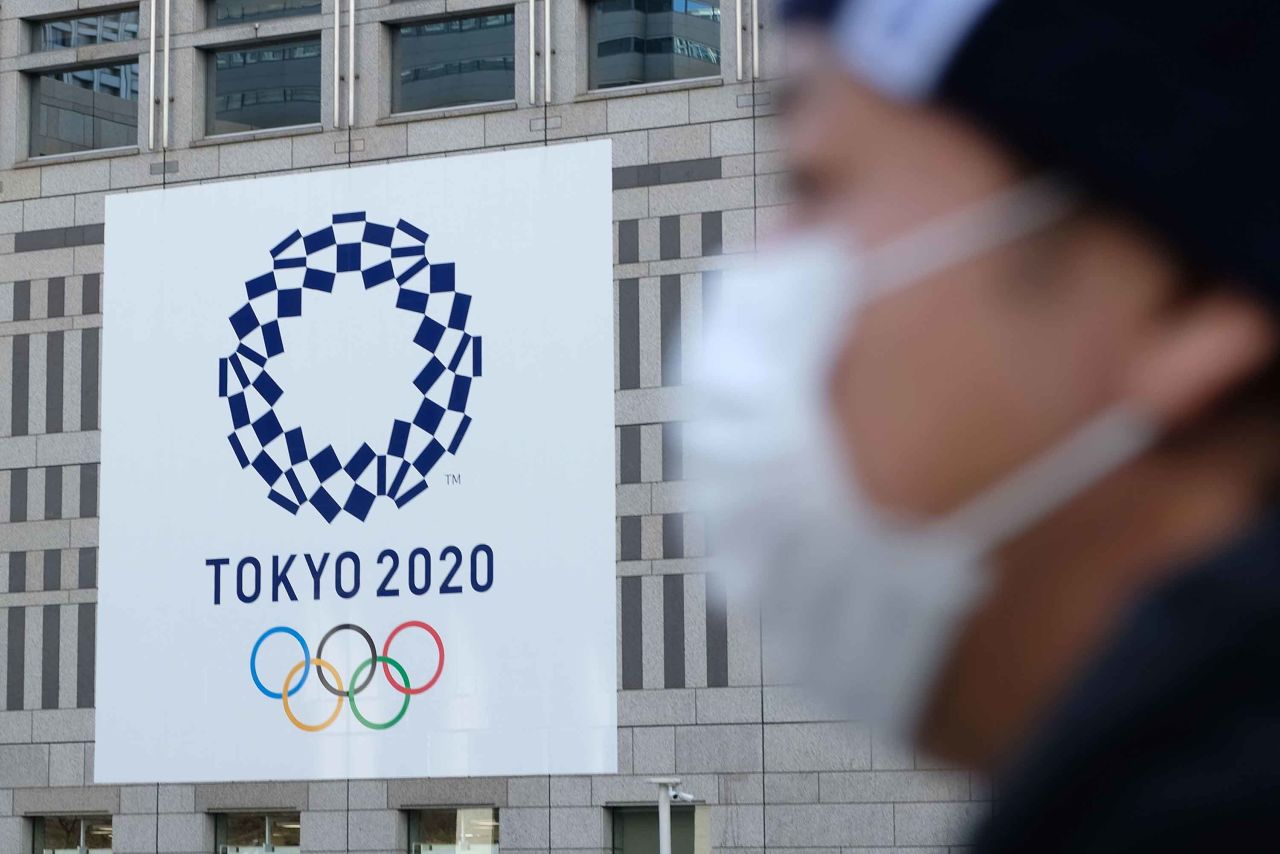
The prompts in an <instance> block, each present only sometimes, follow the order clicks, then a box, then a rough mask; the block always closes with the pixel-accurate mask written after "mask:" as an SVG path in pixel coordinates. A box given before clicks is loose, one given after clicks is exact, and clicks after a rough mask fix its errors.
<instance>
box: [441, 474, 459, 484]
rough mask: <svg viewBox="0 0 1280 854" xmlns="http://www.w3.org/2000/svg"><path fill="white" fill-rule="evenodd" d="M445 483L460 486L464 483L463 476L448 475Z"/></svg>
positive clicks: (445, 477)
mask: <svg viewBox="0 0 1280 854" xmlns="http://www.w3.org/2000/svg"><path fill="white" fill-rule="evenodd" d="M444 482H445V483H447V484H448V485H449V486H458V485H460V484H461V483H462V475H460V474H446V475H445V476H444Z"/></svg>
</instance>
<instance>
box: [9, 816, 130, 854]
mask: <svg viewBox="0 0 1280 854" xmlns="http://www.w3.org/2000/svg"><path fill="white" fill-rule="evenodd" d="M51 818H53V819H57V818H62V819H68V818H69V819H75V820H76V821H77V822H78V824H79V830H80V834H79V835H80V841H79V848H78V850H79V851H82V852H85V851H88V852H92V851H102V850H114V848H111V849H102V848H86V847H85V841H86V835H87V834H86V830H85V823H86V822H103V821H105V822H106V824H107V826H108V827H112V830H114V827H113V825H114V821H115V816H113V815H112V814H111V813H99V812H67V813H54V812H50V813H41V814H39V815H28V816H26V820H27V823H28V826H29V828H30V831H31V838H30V840H29V842H30V848H29V851H30V854H41V852H42V851H43V850H44V848H43V845H42V843H43V842H44V822H46V821H47V820H49V819H51Z"/></svg>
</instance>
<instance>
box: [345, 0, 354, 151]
mask: <svg viewBox="0 0 1280 854" xmlns="http://www.w3.org/2000/svg"><path fill="white" fill-rule="evenodd" d="M355 125H356V0H348V2H347V127H355Z"/></svg>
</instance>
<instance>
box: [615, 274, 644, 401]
mask: <svg viewBox="0 0 1280 854" xmlns="http://www.w3.org/2000/svg"><path fill="white" fill-rule="evenodd" d="M618 385H619V386H621V387H622V388H640V280H639V279H622V280H621V281H619V282H618Z"/></svg>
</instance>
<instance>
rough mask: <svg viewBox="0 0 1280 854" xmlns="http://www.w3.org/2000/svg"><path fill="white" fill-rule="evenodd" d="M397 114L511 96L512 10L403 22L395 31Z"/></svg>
mask: <svg viewBox="0 0 1280 854" xmlns="http://www.w3.org/2000/svg"><path fill="white" fill-rule="evenodd" d="M394 56H395V60H394V61H395V91H394V92H393V94H392V105H391V108H392V110H393V111H395V112H397V113H406V112H410V111H413V110H431V109H437V108H440V107H453V106H457V105H459V104H479V103H484V102H486V101H508V100H510V99H512V98H514V97H515V80H516V72H515V13H514V12H513V11H512V10H510V9H507V10H504V11H499V12H487V13H485V14H483V15H473V16H469V17H466V18H449V19H446V20H437V21H423V22H419V23H414V24H403V25H401V26H400V27H398V28H397V29H396V31H395V50H394Z"/></svg>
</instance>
